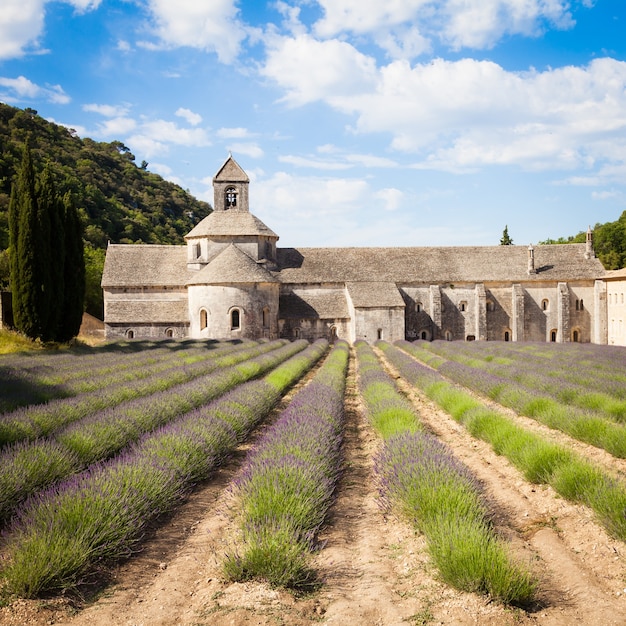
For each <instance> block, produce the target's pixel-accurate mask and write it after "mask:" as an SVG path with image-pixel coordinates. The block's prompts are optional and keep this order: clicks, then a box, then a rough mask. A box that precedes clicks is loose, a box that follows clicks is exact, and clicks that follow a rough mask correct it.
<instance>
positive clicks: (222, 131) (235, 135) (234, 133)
mask: <svg viewBox="0 0 626 626" xmlns="http://www.w3.org/2000/svg"><path fill="white" fill-rule="evenodd" d="M216 134H217V136H218V137H219V138H220V139H246V138H248V137H251V136H252V135H251V133H250V132H249V131H248V129H247V128H241V127H238V128H219V129H218V131H217V133H216Z"/></svg>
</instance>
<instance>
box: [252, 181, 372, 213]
mask: <svg viewBox="0 0 626 626" xmlns="http://www.w3.org/2000/svg"><path fill="white" fill-rule="evenodd" d="M254 197H255V204H256V205H257V206H258V207H259V215H260V214H261V213H264V214H267V215H271V216H272V221H273V222H274V223H276V224H280V223H281V220H282V218H284V216H285V215H286V214H288V215H290V216H292V217H296V218H299V217H310V216H317V217H320V216H326V215H337V214H341V213H345V212H351V211H358V210H359V209H360V208H361V207H362V206H363V204H364V203H367V202H368V201H369V199H370V197H371V188H370V185H369V183H368V182H367V181H365V180H361V179H350V178H323V177H317V176H310V177H309V176H293V175H291V174H287V173H285V172H277V173H276V174H274V176H272V178H270V179H266V180H258V181H256V183H255V190H254Z"/></svg>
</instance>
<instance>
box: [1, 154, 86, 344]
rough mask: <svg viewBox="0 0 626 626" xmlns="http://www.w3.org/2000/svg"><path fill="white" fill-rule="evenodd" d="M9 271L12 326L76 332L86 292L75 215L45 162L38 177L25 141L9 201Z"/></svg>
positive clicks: (42, 335) (61, 335)
mask: <svg viewBox="0 0 626 626" xmlns="http://www.w3.org/2000/svg"><path fill="white" fill-rule="evenodd" d="M9 226H10V271H11V291H12V294H13V318H14V323H15V326H16V327H17V328H18V330H20V331H21V332H23V333H24V334H25V335H27V336H28V337H31V338H33V339H41V340H42V341H68V340H69V339H71V338H72V337H74V336H76V334H78V330H79V328H80V320H81V319H82V314H83V302H84V296H85V262H84V258H83V239H82V229H81V224H80V219H79V217H78V213H77V211H76V208H75V206H74V205H73V203H72V202H71V198H70V196H69V194H68V195H67V196H66V197H65V198H61V197H60V196H59V194H58V193H57V191H56V188H55V185H54V181H53V178H52V174H51V172H50V169H49V168H46V169H45V170H44V172H43V174H42V175H41V176H40V177H39V178H37V176H36V174H35V169H34V166H33V160H32V155H31V153H30V150H29V148H28V146H26V145H25V147H24V151H23V155H22V163H21V166H20V169H19V171H18V175H17V179H16V181H15V184H14V185H13V187H12V190H11V199H10V203H9Z"/></svg>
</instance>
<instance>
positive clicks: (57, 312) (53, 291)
mask: <svg viewBox="0 0 626 626" xmlns="http://www.w3.org/2000/svg"><path fill="white" fill-rule="evenodd" d="M37 202H38V204H39V214H40V224H41V242H40V250H39V253H38V256H39V262H40V265H41V276H42V281H43V283H44V288H43V293H44V294H45V295H42V297H41V306H42V308H43V310H44V311H46V313H45V315H46V318H45V328H44V331H43V333H42V337H41V338H42V339H44V340H45V341H57V334H58V328H59V324H60V321H61V315H62V307H61V303H62V302H63V291H64V287H63V280H64V270H63V262H64V257H65V251H64V246H65V235H64V226H63V221H64V208H63V202H62V200H61V198H60V196H59V194H58V193H57V191H56V188H55V185H54V180H53V178H52V172H51V170H50V166H49V165H46V167H45V168H44V171H43V174H42V175H41V176H40V178H39V180H38V184H37Z"/></svg>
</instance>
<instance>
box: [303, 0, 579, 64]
mask: <svg viewBox="0 0 626 626" xmlns="http://www.w3.org/2000/svg"><path fill="white" fill-rule="evenodd" d="M318 3H319V4H320V6H321V8H322V10H323V13H324V15H323V17H322V18H321V19H320V20H318V21H317V23H316V24H315V25H314V32H315V34H316V35H317V36H319V37H322V38H329V37H334V36H337V35H339V34H341V33H354V34H357V35H371V36H372V37H373V39H374V40H375V41H376V42H377V43H378V44H379V45H380V46H381V47H383V48H384V49H386V50H387V51H388V52H389V53H390V54H392V55H393V56H395V57H410V56H416V55H419V54H421V53H422V52H424V51H426V50H428V49H429V47H430V41H431V40H437V41H438V42H439V43H442V44H444V45H448V46H451V47H453V48H457V49H459V48H464V47H467V48H489V47H491V46H493V45H494V44H495V43H496V42H497V41H498V40H499V39H500V38H502V37H503V36H504V35H507V34H522V35H526V36H533V35H537V34H539V33H540V32H541V31H542V30H543V29H544V28H545V27H546V25H547V24H549V25H552V26H555V27H557V28H570V27H571V26H572V25H573V19H572V16H571V13H570V2H568V1H567V0H387V1H386V2H380V1H379V0H318Z"/></svg>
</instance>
